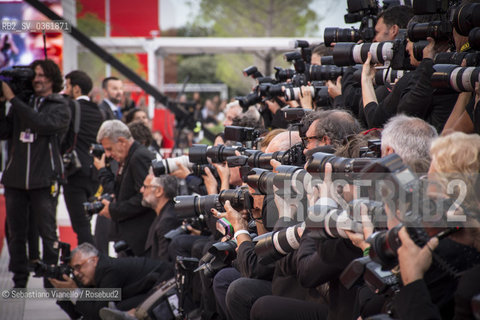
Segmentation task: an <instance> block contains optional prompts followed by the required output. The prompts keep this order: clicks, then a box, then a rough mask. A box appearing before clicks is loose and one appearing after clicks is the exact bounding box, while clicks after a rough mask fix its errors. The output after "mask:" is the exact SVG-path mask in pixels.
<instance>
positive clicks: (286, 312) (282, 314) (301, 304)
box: [250, 296, 328, 320]
mask: <svg viewBox="0 0 480 320" xmlns="http://www.w3.org/2000/svg"><path fill="white" fill-rule="evenodd" d="M327 315H328V306H327V305H325V304H321V303H316V302H312V301H303V300H297V299H293V298H285V297H277V296H264V297H261V298H259V299H258V300H257V301H255V303H254V304H253V307H252V310H251V311H250V319H251V320H277V319H278V320H279V319H285V320H290V319H298V320H325V319H327Z"/></svg>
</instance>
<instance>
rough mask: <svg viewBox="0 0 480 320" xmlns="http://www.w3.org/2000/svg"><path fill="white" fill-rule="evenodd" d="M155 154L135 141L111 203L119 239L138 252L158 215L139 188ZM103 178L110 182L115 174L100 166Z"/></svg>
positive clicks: (139, 254) (117, 181)
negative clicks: (143, 199)
mask: <svg viewBox="0 0 480 320" xmlns="http://www.w3.org/2000/svg"><path fill="white" fill-rule="evenodd" d="M154 158H155V155H154V154H153V153H151V152H150V151H149V150H148V149H147V148H146V147H144V146H143V145H141V144H140V143H138V142H137V141H135V142H133V144H132V146H131V147H130V149H129V151H128V155H127V157H126V159H125V161H124V163H123V168H121V169H120V170H119V173H118V174H117V177H116V178H115V187H114V189H115V191H114V193H115V199H116V200H114V201H113V202H112V203H110V208H109V211H110V215H111V217H112V221H113V222H114V223H113V225H116V226H117V227H118V235H119V237H120V239H122V240H125V241H126V242H127V244H128V245H129V246H130V247H131V248H132V250H133V253H134V254H135V255H136V256H141V255H143V254H144V251H145V241H146V240H147V234H148V230H149V229H150V226H151V225H152V222H153V220H154V219H155V216H156V214H155V211H153V210H152V209H150V208H146V207H144V206H142V204H141V203H142V194H141V193H140V188H141V187H142V185H143V181H144V180H145V177H146V176H147V174H148V170H149V168H150V165H151V163H152V160H153V159H154ZM99 175H100V181H101V183H102V184H105V185H108V184H109V183H110V182H111V181H112V180H113V179H114V176H113V174H112V172H111V171H110V170H108V169H106V168H102V169H100V173H99Z"/></svg>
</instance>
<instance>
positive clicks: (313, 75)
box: [309, 64, 345, 81]
mask: <svg viewBox="0 0 480 320" xmlns="http://www.w3.org/2000/svg"><path fill="white" fill-rule="evenodd" d="M344 70H345V69H344V68H342V67H337V66H332V65H326V66H317V65H314V64H312V65H310V68H309V79H310V81H326V80H332V81H334V80H337V78H338V77H340V76H342V75H343V72H344Z"/></svg>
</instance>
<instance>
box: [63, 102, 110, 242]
mask: <svg viewBox="0 0 480 320" xmlns="http://www.w3.org/2000/svg"><path fill="white" fill-rule="evenodd" d="M78 103H79V104H80V130H79V132H78V135H77V142H76V146H75V151H76V152H77V154H78V158H79V159H80V162H81V163H82V168H81V170H79V171H77V172H76V173H74V174H73V175H71V176H70V177H68V182H67V184H66V185H64V186H63V194H64V196H65V204H66V205H67V209H68V214H69V215H70V221H71V222H72V227H73V230H74V231H75V233H76V234H77V240H78V244H81V243H83V242H90V243H93V237H92V235H91V232H90V221H89V220H88V218H87V216H86V214H85V212H84V210H83V206H82V204H83V203H84V202H86V201H88V198H90V197H91V196H93V195H94V194H95V192H96V190H97V188H98V179H97V178H96V169H95V168H93V158H92V157H91V156H90V154H89V151H90V145H91V144H92V143H96V138H97V132H98V129H99V128H100V125H101V124H102V122H103V116H102V113H101V112H100V109H99V108H98V106H97V105H96V104H95V103H93V102H90V101H88V100H84V99H80V100H78ZM70 107H72V115H73V116H72V117H75V108H74V105H73V103H70ZM74 138H75V133H74V132H73V130H70V132H69V133H68V134H67V137H66V138H65V141H64V146H63V149H64V150H68V148H70V147H72V146H73V143H74Z"/></svg>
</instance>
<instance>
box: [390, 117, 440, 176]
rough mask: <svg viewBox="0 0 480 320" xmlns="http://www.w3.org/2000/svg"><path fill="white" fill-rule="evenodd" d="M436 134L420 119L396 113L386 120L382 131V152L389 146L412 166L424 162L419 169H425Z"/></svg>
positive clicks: (435, 131) (431, 127)
mask: <svg viewBox="0 0 480 320" xmlns="http://www.w3.org/2000/svg"><path fill="white" fill-rule="evenodd" d="M437 136H438V133H437V130H436V129H435V128H434V127H433V126H431V125H429V124H428V123H426V122H425V121H423V120H422V119H419V118H415V117H409V116H406V115H404V114H401V115H397V116H395V117H393V118H391V119H390V120H388V122H387V123H386V124H385V126H384V129H383V131H382V153H383V154H385V153H386V150H387V147H390V148H392V149H393V150H394V152H395V153H396V154H398V155H399V156H400V157H401V158H402V160H403V162H404V163H406V164H408V165H409V166H411V167H412V168H416V167H418V166H419V165H420V164H422V163H424V165H422V166H421V168H420V169H422V170H427V169H428V164H429V163H430V160H431V158H430V145H431V144H432V141H433V140H434V139H435V138H436V137H437Z"/></svg>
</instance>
